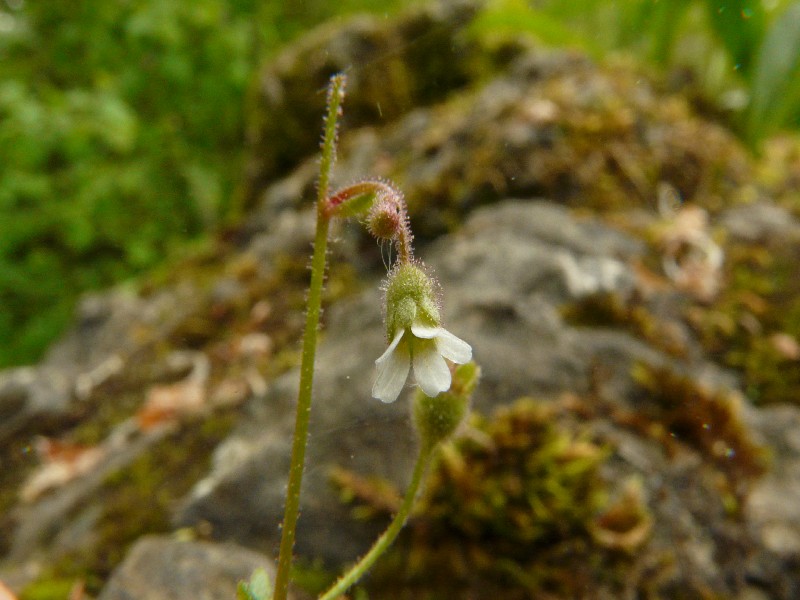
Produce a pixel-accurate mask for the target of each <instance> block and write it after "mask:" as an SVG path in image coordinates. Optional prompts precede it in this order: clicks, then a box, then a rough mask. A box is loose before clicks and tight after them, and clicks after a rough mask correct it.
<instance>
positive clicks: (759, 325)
mask: <svg viewBox="0 0 800 600" xmlns="http://www.w3.org/2000/svg"><path fill="white" fill-rule="evenodd" d="M773 246H774V247H773ZM798 264H800V248H798V247H797V246H795V247H791V246H789V245H782V244H781V245H779V244H772V245H770V244H767V245H762V244H743V243H736V244H731V245H729V246H728V247H727V248H726V272H725V280H726V282H727V285H726V286H725V287H724V289H723V290H722V292H721V294H720V296H719V298H717V299H716V301H715V302H714V303H713V304H712V305H709V306H694V307H692V308H691V309H689V310H688V311H687V319H688V321H689V322H690V323H691V324H692V326H693V327H694V329H695V331H696V332H697V334H698V336H699V338H700V340H701V343H702V344H703V346H704V347H705V348H706V350H707V351H708V352H709V353H710V354H711V355H712V356H715V357H717V358H718V360H720V361H721V362H722V363H723V364H725V365H727V366H729V367H732V368H734V369H736V370H738V371H739V372H740V373H741V374H742V376H743V384H744V388H745V391H746V392H747V395H748V397H749V398H750V399H751V400H753V401H755V402H757V403H761V404H769V403H775V402H788V403H793V404H797V403H798V402H800V393H798V392H800V359H798V357H797V356H794V355H793V351H792V349H791V348H789V349H786V348H784V347H782V346H781V344H780V342H779V339H780V337H781V336H788V339H790V340H792V339H793V340H794V342H795V343H797V342H800V278H798V277H797V265H798Z"/></svg>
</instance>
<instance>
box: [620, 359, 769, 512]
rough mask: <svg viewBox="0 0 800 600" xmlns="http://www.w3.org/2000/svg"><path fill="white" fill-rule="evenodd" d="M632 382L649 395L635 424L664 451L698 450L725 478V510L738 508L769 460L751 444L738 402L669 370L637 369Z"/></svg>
mask: <svg viewBox="0 0 800 600" xmlns="http://www.w3.org/2000/svg"><path fill="white" fill-rule="evenodd" d="M634 378H635V380H636V381H637V383H638V384H639V386H640V389H641V391H642V393H644V394H646V395H647V401H643V402H640V403H638V404H637V406H638V407H639V408H638V409H637V419H636V420H635V421H634V422H636V423H638V424H639V426H640V427H641V428H642V429H644V430H645V431H646V432H647V433H648V434H649V435H651V436H655V437H656V438H658V439H659V441H661V442H662V443H663V444H664V445H665V446H666V447H667V448H668V449H673V450H675V449H676V445H680V444H688V445H689V446H691V447H693V448H694V449H695V450H697V451H699V452H700V453H701V454H702V455H703V456H704V457H705V459H706V461H708V462H709V463H710V464H712V465H714V466H715V467H716V468H717V469H718V470H719V471H720V472H721V473H723V474H724V476H725V482H726V484H725V486H724V489H723V490H722V491H723V493H724V494H726V495H727V496H726V498H723V500H724V501H725V502H726V504H727V505H728V506H729V508H735V507H736V506H738V503H739V501H740V500H741V499H742V495H743V494H744V493H745V492H746V489H747V486H746V484H747V482H748V481H749V480H751V479H753V478H756V477H758V476H760V475H761V474H762V473H763V472H764V470H765V468H766V464H767V463H766V461H767V455H766V451H765V449H764V448H762V447H761V446H759V445H758V444H756V443H755V442H754V441H753V440H752V439H751V437H750V434H749V432H748V430H747V427H746V426H745V424H744V423H743V422H742V420H741V418H740V415H739V412H738V407H737V400H736V398H735V397H734V396H732V395H731V393H729V392H726V391H716V390H711V389H707V388H705V387H702V386H700V385H698V383H697V382H696V381H695V380H694V379H692V378H691V377H689V376H688V375H683V374H680V373H676V372H675V371H673V370H670V369H668V368H657V367H652V366H647V365H644V364H640V365H637V366H636V368H635V369H634Z"/></svg>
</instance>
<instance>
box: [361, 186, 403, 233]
mask: <svg viewBox="0 0 800 600" xmlns="http://www.w3.org/2000/svg"><path fill="white" fill-rule="evenodd" d="M403 227H405V216H404V215H403V212H402V210H401V207H400V205H399V204H398V203H397V202H393V201H392V200H391V199H390V197H387V196H383V197H381V198H379V199H378V200H377V201H376V202H375V203H374V204H373V205H372V208H370V211H369V214H368V215H367V229H368V230H369V232H370V233H371V234H372V235H373V236H374V237H376V238H377V239H379V240H397V239H399V238H400V235H401V232H402V230H403Z"/></svg>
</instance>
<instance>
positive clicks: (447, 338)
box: [436, 328, 472, 365]
mask: <svg viewBox="0 0 800 600" xmlns="http://www.w3.org/2000/svg"><path fill="white" fill-rule="evenodd" d="M436 349H437V350H438V351H439V354H441V355H442V356H444V357H445V358H449V359H450V360H452V361H453V362H454V363H458V364H460V365H463V364H464V363H468V362H469V361H470V360H472V346H470V345H469V344H468V343H467V342H465V341H464V340H462V339H461V338H459V337H456V336H454V335H453V334H452V333H450V332H449V331H447V330H446V329H442V328H440V329H439V335H437V336H436Z"/></svg>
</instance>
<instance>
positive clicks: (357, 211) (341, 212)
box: [331, 191, 375, 218]
mask: <svg viewBox="0 0 800 600" xmlns="http://www.w3.org/2000/svg"><path fill="white" fill-rule="evenodd" d="M374 201H375V192H374V191H370V192H366V193H364V194H358V195H356V196H353V197H352V198H348V199H347V200H345V201H344V202H342V203H341V204H337V205H336V206H335V207H334V208H333V210H331V216H332V217H342V218H347V217H363V216H365V215H366V214H367V213H368V212H369V209H370V208H371V207H372V203H373V202H374Z"/></svg>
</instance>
